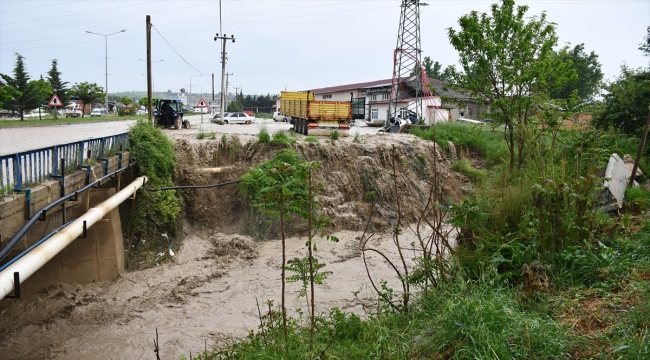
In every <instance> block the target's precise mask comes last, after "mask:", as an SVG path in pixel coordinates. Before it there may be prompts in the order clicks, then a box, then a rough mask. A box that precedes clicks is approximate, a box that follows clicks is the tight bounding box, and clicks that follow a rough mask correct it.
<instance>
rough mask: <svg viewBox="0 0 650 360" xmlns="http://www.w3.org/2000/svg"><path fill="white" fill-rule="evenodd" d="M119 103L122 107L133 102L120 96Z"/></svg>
mask: <svg viewBox="0 0 650 360" xmlns="http://www.w3.org/2000/svg"><path fill="white" fill-rule="evenodd" d="M120 102H121V103H122V104H124V105H129V104H133V100H131V99H129V98H128V97H126V96H122V98H121V99H120Z"/></svg>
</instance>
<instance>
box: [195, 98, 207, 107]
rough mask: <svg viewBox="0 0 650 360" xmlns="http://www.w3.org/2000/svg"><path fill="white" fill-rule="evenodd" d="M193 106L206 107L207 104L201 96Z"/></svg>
mask: <svg viewBox="0 0 650 360" xmlns="http://www.w3.org/2000/svg"><path fill="white" fill-rule="evenodd" d="M195 107H197V108H207V107H208V104H207V103H206V102H205V100H204V99H203V98H201V100H199V103H198V104H196V106H195Z"/></svg>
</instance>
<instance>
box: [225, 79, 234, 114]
mask: <svg viewBox="0 0 650 360" xmlns="http://www.w3.org/2000/svg"><path fill="white" fill-rule="evenodd" d="M230 75H233V73H230V74H228V73H226V98H225V99H226V109H227V108H228V76H230Z"/></svg>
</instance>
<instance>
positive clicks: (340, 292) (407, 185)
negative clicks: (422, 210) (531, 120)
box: [0, 135, 455, 359]
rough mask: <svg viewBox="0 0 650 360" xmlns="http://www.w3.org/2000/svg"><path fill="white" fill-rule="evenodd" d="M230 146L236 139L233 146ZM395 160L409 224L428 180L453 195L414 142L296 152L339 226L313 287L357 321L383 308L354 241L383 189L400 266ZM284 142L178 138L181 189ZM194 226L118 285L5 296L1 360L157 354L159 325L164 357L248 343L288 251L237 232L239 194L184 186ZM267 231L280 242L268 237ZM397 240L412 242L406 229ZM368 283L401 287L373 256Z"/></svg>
mask: <svg viewBox="0 0 650 360" xmlns="http://www.w3.org/2000/svg"><path fill="white" fill-rule="evenodd" d="M229 144H234V145H233V146H232V147H229V146H228V145H229ZM392 145H395V147H396V149H397V150H396V151H397V154H398V159H399V165H398V176H397V181H398V189H399V192H400V196H401V199H402V200H401V201H402V204H403V205H402V209H403V211H404V213H405V216H407V218H408V220H413V219H414V217H415V215H416V213H417V211H418V208H419V207H420V205H419V201H421V200H422V199H424V198H425V197H426V194H427V188H428V181H429V180H430V175H431V174H433V171H434V164H433V163H434V161H437V163H436V165H435V166H436V167H437V169H438V170H439V174H440V176H439V178H440V179H441V189H442V195H443V196H453V195H454V194H455V192H454V190H453V189H455V186H454V182H455V179H454V178H453V177H452V176H451V175H450V174H449V173H448V171H447V167H446V166H447V165H446V160H445V156H444V155H440V154H439V153H437V150H436V148H435V147H434V146H433V144H431V143H428V142H423V141H420V140H417V139H415V138H413V137H411V136H404V135H399V136H390V137H389V136H381V137H379V136H377V137H369V138H368V139H367V140H366V141H365V143H354V142H352V141H351V139H348V140H346V141H341V142H336V143H335V144H326V143H325V141H323V140H321V144H311V143H300V144H294V145H291V147H293V148H295V149H297V150H298V151H300V152H301V153H303V154H304V155H305V157H306V158H307V159H308V160H318V161H321V164H322V166H321V169H322V170H321V171H320V172H319V175H318V177H319V181H321V182H323V184H324V187H325V191H324V193H323V195H321V197H320V200H321V202H322V204H323V208H324V211H326V212H327V213H328V214H329V215H330V216H332V217H333V219H334V221H333V225H332V231H333V233H334V235H336V236H337V237H338V238H339V239H340V242H339V243H330V242H326V241H323V240H319V246H318V248H319V250H318V252H317V253H316V256H317V257H318V258H319V259H320V261H321V262H324V263H326V264H327V268H326V269H327V270H329V271H332V272H333V274H332V275H331V276H330V277H329V278H328V279H327V280H326V282H325V284H323V285H321V286H318V287H317V291H316V303H317V312H321V311H327V309H330V308H331V307H334V306H336V307H339V308H342V309H345V310H347V311H352V312H355V313H357V314H360V315H362V316H363V315H364V314H366V311H368V310H369V309H372V308H373V307H374V306H375V304H376V295H375V293H374V292H373V291H372V289H371V287H370V283H369V281H368V277H367V274H366V268H365V266H364V263H363V260H362V258H361V252H360V249H359V237H360V236H361V231H360V230H361V229H362V227H363V225H364V219H366V218H365V217H366V216H367V214H368V212H369V211H368V210H369V207H370V203H369V202H367V201H365V200H364V198H363V195H364V194H365V193H366V192H368V191H371V190H374V191H376V192H377V193H378V194H379V199H378V202H377V203H376V208H375V213H374V214H373V220H372V222H373V224H374V227H375V229H374V230H372V232H376V235H375V236H373V237H372V240H371V242H370V244H369V245H370V246H372V247H374V248H377V249H380V250H382V251H384V252H385V253H386V254H387V256H388V257H389V258H391V259H393V260H394V261H395V260H396V257H397V250H396V248H395V246H394V244H393V241H392V238H391V236H390V235H389V234H387V232H386V227H387V226H389V225H392V224H394V219H395V216H396V213H395V210H394V195H393V193H392V186H393V185H392V181H391V177H390V175H389V174H390V172H391V161H390V160H391V157H390V152H389V149H390V148H391V147H392ZM278 147H279V146H278V145H254V144H248V145H241V143H240V144H239V145H237V141H235V140H233V139H232V138H229V139H228V141H227V142H226V143H225V144H224V143H223V142H220V141H206V140H203V141H199V140H196V139H189V138H187V139H180V140H178V142H177V149H178V157H179V160H180V169H179V172H178V174H177V177H178V180H179V182H180V183H181V184H182V185H201V184H209V183H218V182H224V181H228V180H234V179H237V178H238V177H239V176H240V175H241V174H243V173H244V172H246V171H248V169H249V168H250V167H251V166H253V165H255V164H259V163H261V162H263V161H264V160H266V159H268V158H270V157H272V156H273V153H274V151H275V150H276V149H277V148H278ZM216 166H223V167H229V169H230V171H228V172H225V173H221V174H199V173H197V172H196V170H195V169H196V168H204V167H216ZM185 196H186V206H187V209H186V214H187V217H188V225H187V227H186V229H185V230H186V232H187V233H188V236H187V237H186V239H185V241H184V244H183V247H182V248H181V249H180V250H179V251H178V253H177V254H176V256H175V257H174V258H173V260H172V261H171V262H170V263H167V264H164V265H161V266H158V267H155V268H150V269H147V270H142V271H133V272H129V273H126V274H124V275H122V276H121V277H120V278H118V279H115V280H113V281H108V282H102V283H96V284H91V285H84V286H82V285H72V284H69V285H59V286H53V287H50V288H48V289H45V290H44V291H42V292H41V293H39V294H37V295H35V296H33V297H31V298H28V299H20V300H15V299H6V300H2V301H0V358H2V359H26V358H30V359H34V358H36V359H37V358H61V359H93V358H96V359H99V358H102V359H104V358H113V359H124V358H142V359H154V358H155V354H154V353H153V342H152V339H153V337H154V336H155V330H156V328H157V329H158V332H159V334H160V347H161V357H162V358H165V359H173V358H179V357H180V356H187V355H188V354H189V352H190V351H192V353H194V354H196V353H197V352H198V351H200V350H202V349H203V348H204V345H205V344H206V343H207V346H208V347H210V345H211V344H214V343H215V341H216V339H217V338H219V337H221V336H242V335H245V334H246V332H247V331H248V330H250V329H255V328H256V326H257V324H258V322H259V320H258V318H257V312H258V310H257V305H256V304H257V301H259V303H260V304H263V303H264V302H266V301H267V300H273V301H274V303H275V304H276V305H277V304H279V302H280V267H281V248H280V243H279V241H254V240H253V239H252V238H251V237H250V236H244V235H241V233H242V232H245V230H246V229H247V228H250V224H249V222H250V221H251V220H250V219H251V217H250V216H251V214H250V211H249V210H248V209H247V204H246V199H245V197H244V196H243V195H242V194H241V193H240V191H239V189H238V188H237V187H231V188H216V189H206V190H187V191H185ZM294 233H295V235H294V236H292V237H291V238H289V239H288V240H287V247H288V250H287V252H288V258H294V257H304V256H305V252H306V251H305V246H304V244H305V240H306V238H305V237H304V235H303V234H302V233H301V228H300V227H295V228H294ZM270 235H273V234H272V233H270ZM402 241H403V242H402V244H410V243H413V242H416V241H417V239H416V238H415V236H414V235H413V233H412V232H411V231H410V230H406V229H405V231H404V233H403V235H402ZM369 270H370V273H371V274H372V275H373V277H374V278H375V279H376V280H378V279H386V280H388V285H389V286H392V287H395V288H397V285H398V284H397V283H396V281H395V274H394V273H393V272H392V270H391V269H390V267H389V266H388V265H387V263H386V262H385V261H384V260H383V259H380V258H379V257H377V256H371V257H370V258H369ZM299 288H300V286H299V284H297V283H292V284H288V287H287V301H288V308H289V310H290V313H291V314H293V315H295V314H296V310H297V309H299V308H302V309H305V307H306V306H305V305H304V304H305V299H304V298H301V299H299V298H298V297H297V294H298V292H299Z"/></svg>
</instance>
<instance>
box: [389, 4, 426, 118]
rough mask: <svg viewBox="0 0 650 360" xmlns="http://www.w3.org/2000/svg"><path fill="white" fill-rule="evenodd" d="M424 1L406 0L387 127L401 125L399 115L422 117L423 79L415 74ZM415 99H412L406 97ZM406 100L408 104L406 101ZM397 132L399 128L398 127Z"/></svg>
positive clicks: (402, 13)
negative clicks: (421, 9)
mask: <svg viewBox="0 0 650 360" xmlns="http://www.w3.org/2000/svg"><path fill="white" fill-rule="evenodd" d="M420 5H423V6H425V5H427V4H420V0H402V5H401V8H402V11H401V15H400V24H399V31H398V34H397V45H396V46H395V52H394V54H393V86H392V90H391V97H390V107H389V111H388V112H389V121H388V123H387V126H391V125H397V126H399V119H398V117H399V118H402V119H404V118H407V119H408V118H409V116H413V115H415V116H416V119H420V118H422V115H423V112H422V96H423V88H422V79H421V76H420V72H419V71H416V72H415V73H416V75H412V73H413V72H414V71H413V70H414V69H416V68H417V69H419V68H420V64H421V63H422V59H421V53H422V48H421V46H420ZM406 99H412V100H410V101H409V100H406ZM404 101H406V103H404ZM394 131H396V130H395V129H394Z"/></svg>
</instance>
